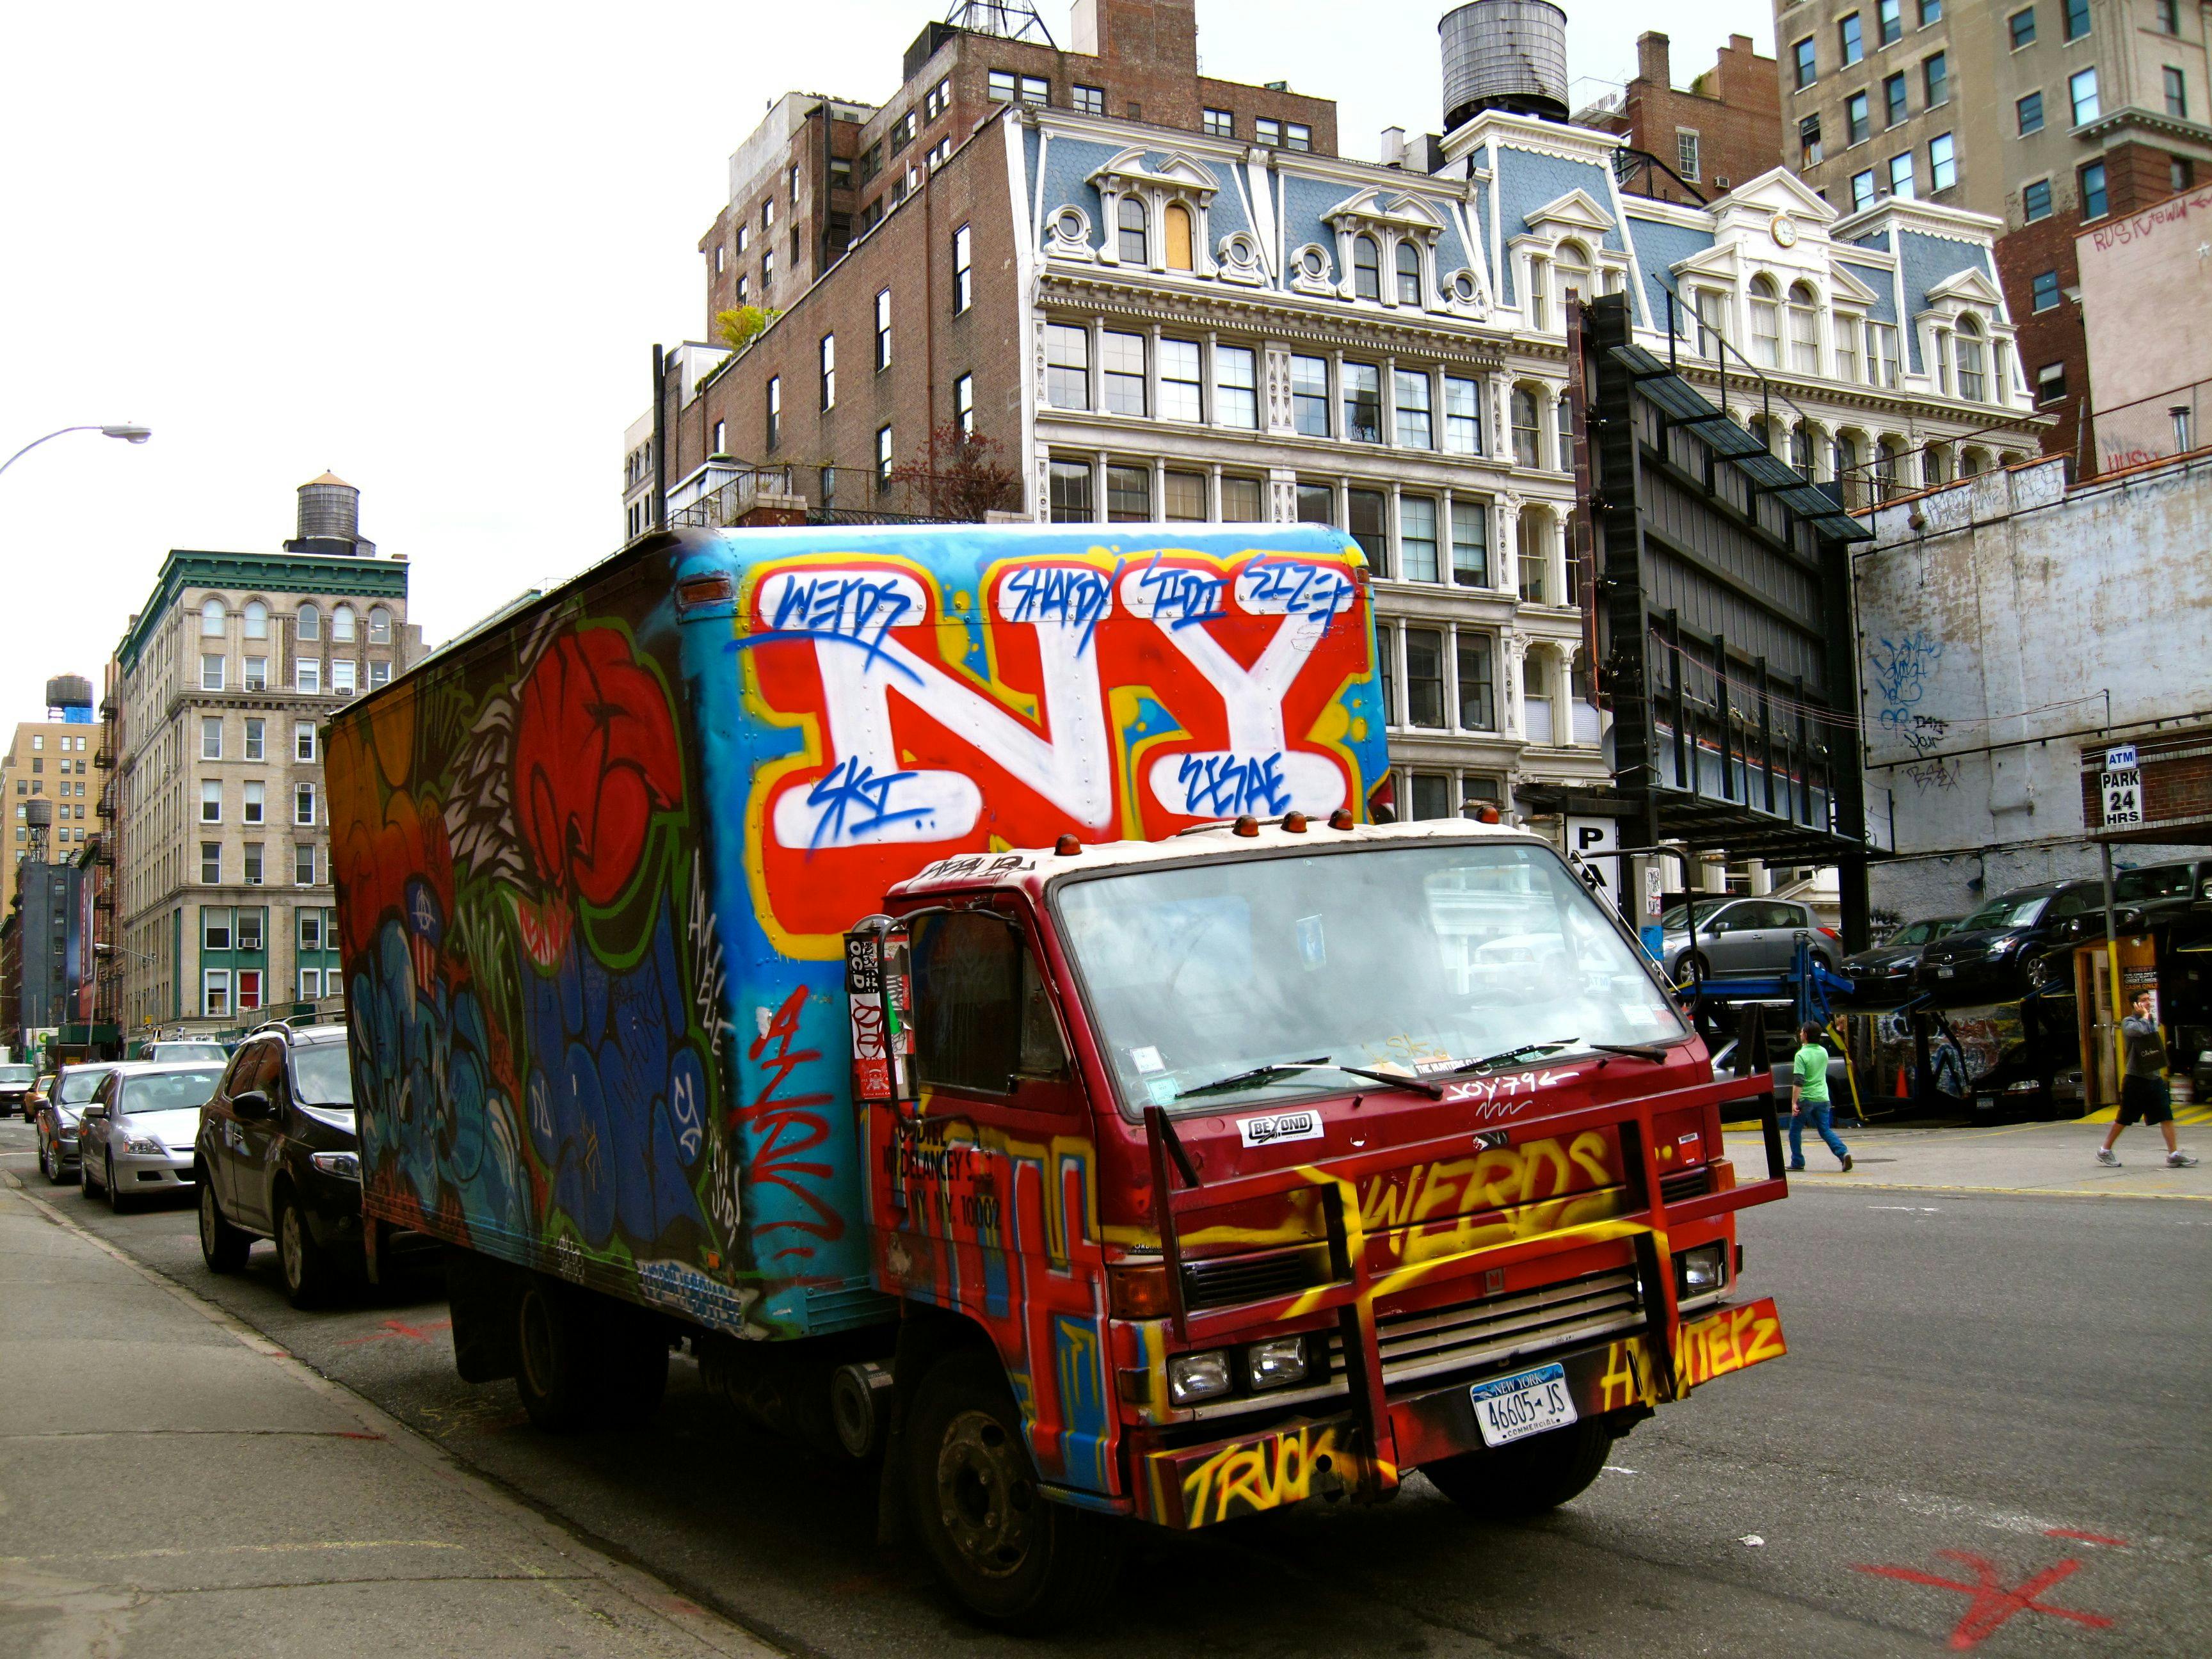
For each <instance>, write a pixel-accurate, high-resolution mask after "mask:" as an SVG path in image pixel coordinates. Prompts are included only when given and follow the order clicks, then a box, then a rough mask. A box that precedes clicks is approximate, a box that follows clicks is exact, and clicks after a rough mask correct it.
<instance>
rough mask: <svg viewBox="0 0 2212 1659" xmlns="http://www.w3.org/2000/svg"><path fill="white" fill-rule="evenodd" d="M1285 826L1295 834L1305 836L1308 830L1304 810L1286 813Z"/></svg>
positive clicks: (1284, 816)
mask: <svg viewBox="0 0 2212 1659" xmlns="http://www.w3.org/2000/svg"><path fill="white" fill-rule="evenodd" d="M1283 828H1284V829H1287V830H1289V831H1290V832H1291V834H1292V835H1294V836H1303V835H1304V834H1305V832H1306V815H1305V814H1304V813H1303V812H1285V813H1284V814H1283Z"/></svg>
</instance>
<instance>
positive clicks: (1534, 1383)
mask: <svg viewBox="0 0 2212 1659" xmlns="http://www.w3.org/2000/svg"><path fill="white" fill-rule="evenodd" d="M1468 1395H1469V1396H1470V1397H1471V1398H1472V1399H1473V1400H1474V1420H1475V1423H1476V1425H1477V1426H1478V1427H1480V1429H1481V1430H1482V1443H1483V1444H1484V1445H1486V1446H1505V1445H1510V1444H1511V1443H1513V1442H1514V1441H1516V1440H1525V1439H1527V1438H1528V1437H1529V1436H1530V1435H1532V1434H1542V1433H1544V1432H1545V1431H1547V1430H1549V1429H1563V1428H1565V1427H1566V1426H1567V1425H1568V1424H1570V1423H1575V1422H1579V1421H1580V1420H1581V1417H1582V1414H1581V1413H1579V1412H1577V1411H1576V1409H1575V1400H1574V1396H1573V1395H1571V1394H1569V1393H1568V1392H1567V1371H1566V1367H1565V1366H1564V1365H1541V1366H1539V1367H1538V1368H1537V1369H1536V1370H1533V1371H1522V1373H1521V1374H1520V1375H1519V1376H1501V1377H1499V1378H1498V1380H1497V1381H1496V1382H1494V1383H1476V1384H1475V1385H1474V1387H1473V1388H1471V1389H1468Z"/></svg>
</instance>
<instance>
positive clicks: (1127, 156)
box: [1086, 147, 1221, 206]
mask: <svg viewBox="0 0 2212 1659" xmlns="http://www.w3.org/2000/svg"><path fill="white" fill-rule="evenodd" d="M1086 182H1088V183H1089V184H1091V185H1093V186H1094V187H1095V188H1096V189H1097V191H1098V193H1099V194H1100V195H1101V196H1103V195H1106V194H1107V193H1108V192H1109V191H1110V192H1112V193H1113V194H1115V195H1117V196H1138V195H1142V194H1144V193H1145V192H1146V191H1154V190H1157V191H1161V192H1162V193H1163V194H1164V195H1167V196H1170V197H1172V196H1183V197H1188V198H1189V199H1190V200H1191V202H1192V204H1193V205H1194V206H1195V205H1197V204H1200V203H1203V202H1208V201H1211V200H1212V198H1213V197H1214V196H1215V194H1216V193H1217V192H1218V191H1219V190H1220V189H1221V180H1220V179H1217V178H1215V177H1214V176H1213V170H1212V168H1211V167H1207V166H1206V164H1205V163H1204V162H1202V161H1193V160H1192V159H1191V158H1190V157H1189V156H1188V155H1182V154H1181V153H1180V152H1177V153H1176V154H1172V155H1163V156H1160V157H1159V159H1158V161H1154V160H1153V159H1152V155H1151V153H1148V152H1147V151H1146V150H1145V149H1142V148H1141V147H1136V148H1132V149H1125V150H1123V151H1121V154H1119V155H1115V156H1114V157H1112V158H1111V159H1110V160H1109V161H1103V162H1101V163H1100V164H1099V165H1098V166H1097V167H1095V168H1093V169H1092V170H1091V175H1090V178H1089V179H1088V180H1087V181H1086Z"/></svg>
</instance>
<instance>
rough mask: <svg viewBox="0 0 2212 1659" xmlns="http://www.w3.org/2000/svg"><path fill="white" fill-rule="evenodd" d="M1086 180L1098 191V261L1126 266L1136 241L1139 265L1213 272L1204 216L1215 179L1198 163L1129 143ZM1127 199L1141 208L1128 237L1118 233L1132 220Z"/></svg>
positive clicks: (1194, 273)
mask: <svg viewBox="0 0 2212 1659" xmlns="http://www.w3.org/2000/svg"><path fill="white" fill-rule="evenodd" d="M1088 182H1089V183H1090V184H1091V185H1092V186H1094V187H1095V188H1096V189H1097V191H1098V200H1099V205H1100V208H1101V212H1100V220H1101V222H1103V225H1104V227H1105V235H1104V238H1103V241H1101V242H1100V243H1099V244H1097V246H1095V247H1093V249H1092V258H1095V259H1096V260H1097V263H1098V264H1103V265H1127V264H1132V263H1133V261H1134V260H1135V259H1136V258H1138V257H1139V256H1138V255H1137V253H1136V252H1125V249H1127V250H1133V249H1134V248H1135V247H1136V246H1137V243H1138V241H1141V244H1142V249H1143V252H1142V258H1143V268H1144V269H1146V270H1153V271H1158V272H1162V273H1166V272H1184V271H1187V272H1188V273H1189V274H1190V275H1192V276H1218V274H1219V266H1218V264H1217V262H1216V258H1215V250H1214V246H1213V237H1212V234H1211V233H1210V232H1209V230H1208V229H1207V227H1206V214H1207V210H1208V209H1209V208H1210V206H1211V205H1212V201H1213V198H1214V197H1216V196H1217V195H1218V194H1219V193H1220V191H1221V181H1220V179H1218V178H1216V177H1215V176H1214V173H1213V171H1212V168H1210V167H1207V166H1206V164H1205V163H1204V162H1202V161H1194V160H1193V159H1192V158H1191V157H1189V156H1188V155H1182V153H1180V152H1179V151H1178V152H1170V153H1168V154H1165V155H1162V154H1159V153H1158V152H1156V151H1148V150H1146V149H1143V148H1142V147H1141V146H1132V147H1131V148H1129V149H1125V150H1122V151H1121V152H1119V153H1118V154H1116V155H1114V156H1112V157H1110V158H1109V159H1108V160H1107V161H1104V162H1103V163H1101V164H1100V165H1099V166H1098V167H1095V168H1093V169H1092V170H1091V174H1090V177H1089V179H1088ZM1128 203H1134V204H1138V205H1139V206H1140V207H1141V208H1142V209H1143V218H1142V220H1141V222H1140V223H1141V225H1142V231H1141V234H1140V235H1139V236H1138V237H1137V238H1135V239H1134V240H1133V239H1132V238H1131V237H1128V236H1123V235H1121V234H1118V233H1119V232H1120V231H1121V230H1123V229H1126V228H1129V227H1130V226H1131V224H1132V223H1133V221H1132V218H1131V217H1130V216H1129V215H1125V213H1124V211H1123V206H1124V204H1128ZM1065 212H1066V210H1065V209H1063V210H1061V213H1063V214H1064V213H1065ZM1133 212H1134V210H1133V209H1132V210H1130V213H1131V214H1133ZM1058 217H1059V216H1057V215H1056V216H1055V221H1056V220H1057V218H1058ZM1171 222H1172V226H1171ZM1060 240H1061V239H1060V237H1059V236H1058V234H1057V233H1056V232H1055V234H1054V243H1053V245H1050V246H1048V247H1047V249H1046V252H1047V253H1048V255H1049V254H1054V253H1056V252H1057V244H1058V243H1059V241H1060ZM1066 257H1071V258H1073V257H1079V256H1074V255H1069V256H1066ZM1237 280H1244V279H1243V278H1242V277H1241V276H1240V277H1239V278H1238V279H1237Z"/></svg>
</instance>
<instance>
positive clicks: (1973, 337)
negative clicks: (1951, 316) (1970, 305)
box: [1955, 311, 1989, 404]
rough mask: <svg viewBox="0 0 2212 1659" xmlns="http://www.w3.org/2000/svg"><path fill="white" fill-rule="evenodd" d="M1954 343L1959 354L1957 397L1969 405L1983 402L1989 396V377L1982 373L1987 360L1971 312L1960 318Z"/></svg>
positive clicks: (1978, 325) (1980, 333)
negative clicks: (1963, 399)
mask: <svg viewBox="0 0 2212 1659" xmlns="http://www.w3.org/2000/svg"><path fill="white" fill-rule="evenodd" d="M1955 347H1956V349H1957V351H1958V354H1959V395H1960V397H1961V398H1965V399H1966V401H1967V402H1968V403H1970V404H1978V403H1981V402H1984V400H1986V398H1988V396H1989V376H1988V374H1986V373H1985V372H1984V365H1985V364H1986V362H1987V361H1988V359H1987V357H1986V356H1985V349H1984V346H1983V344H1982V325H1981V322H1980V320H1979V319H1978V318H1976V317H1975V315H1974V313H1972V312H1971V311H1969V312H1966V313H1964V314H1963V315H1961V316H1960V319H1959V333H1958V338H1957V340H1956V341H1955Z"/></svg>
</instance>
